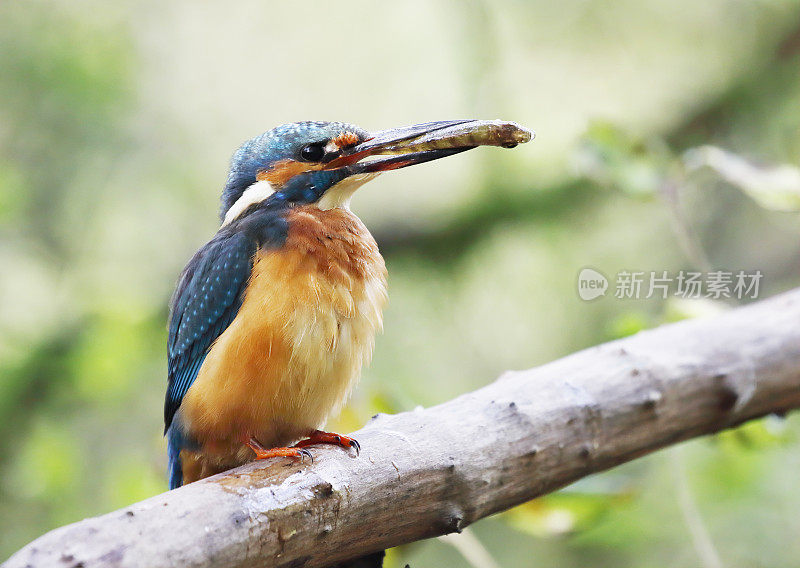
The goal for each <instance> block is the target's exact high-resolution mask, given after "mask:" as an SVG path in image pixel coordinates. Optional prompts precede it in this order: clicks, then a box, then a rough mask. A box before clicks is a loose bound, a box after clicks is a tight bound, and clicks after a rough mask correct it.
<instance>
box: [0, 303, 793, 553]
mask: <svg viewBox="0 0 800 568" xmlns="http://www.w3.org/2000/svg"><path fill="white" fill-rule="evenodd" d="M798 406H800V289H798V290H794V291H792V292H789V293H786V294H784V295H782V296H778V297H776V298H773V299H770V300H767V301H763V302H760V303H758V304H754V305H752V306H749V307H745V308H738V309H736V310H732V311H731V312H729V313H727V314H725V315H723V316H721V317H716V318H713V319H705V320H692V321H687V322H681V323H677V324H673V325H669V326H664V327H661V328H658V329H655V330H653V331H648V332H644V333H640V334H638V335H636V336H633V337H630V338H627V339H624V340H620V341H615V342H612V343H608V344H605V345H600V346H598V347H593V348H590V349H587V350H585V351H581V352H579V353H576V354H574V355H571V356H569V357H566V358H564V359H560V360H558V361H555V362H553V363H550V364H548V365H545V366H542V367H539V368H536V369H531V370H528V371H521V372H509V373H506V374H504V375H503V376H502V377H500V378H499V379H498V380H497V381H495V382H494V383H492V384H490V385H489V386H487V387H485V388H482V389H480V390H478V391H475V392H473V393H469V394H465V395H463V396H460V397H458V398H456V399H455V400H452V401H450V402H447V403H445V404H442V405H439V406H435V407H433V408H428V409H425V410H416V411H413V412H406V413H403V414H398V415H395V416H387V415H379V416H377V417H376V418H375V419H373V420H372V421H371V422H370V423H369V424H368V425H367V426H366V427H365V428H363V429H362V430H360V431H359V432H357V433H355V436H356V437H357V438H358V439H359V441H360V442H361V444H362V452H361V455H360V456H359V457H357V458H356V457H352V456H348V455H347V454H346V453H345V452H343V451H341V450H339V449H336V448H326V449H324V448H319V449H314V450H313V453H314V456H315V461H314V464H313V465H309V464H305V465H301V464H289V463H287V462H286V461H281V460H277V461H270V462H269V463H252V464H249V465H246V466H243V467H241V468H239V469H236V470H233V471H231V472H228V473H225V474H222V475H218V476H215V477H212V478H209V479H207V480H203V481H199V482H197V483H193V484H191V485H188V486H186V487H183V488H180V489H177V490H175V491H171V492H168V493H164V494H162V495H159V496H157V497H153V498H151V499H148V500H146V501H142V502H140V503H136V504H134V505H131V506H130V507H127V508H125V509H122V510H119V511H116V512H114V513H110V514H108V515H104V516H102V517H96V518H92V519H86V520H84V521H81V522H78V523H75V524H73V525H69V526H66V527H62V528H60V529H57V530H55V531H52V532H50V533H48V534H46V535H44V536H43V537H41V538H39V539H38V540H36V541H34V542H33V543H31V544H30V545H28V546H27V547H25V548H24V549H22V550H21V551H20V552H18V553H17V554H16V555H14V556H13V557H12V558H11V559H10V560H9V561H7V563H6V564H4V566H5V568H17V567H40V566H48V567H49V566H59V567H65V568H66V567H71V568H78V567H81V568H93V567H110V566H114V567H122V566H147V567H149V568H158V567H167V566H186V567H210V566H215V567H230V568H234V567H244V566H293V567H299V566H304V567H308V568H314V567H323V566H329V565H331V564H333V563H335V562H337V561H341V560H344V559H348V558H353V557H356V556H360V555H363V554H366V553H369V552H372V551H375V550H379V549H383V548H388V547H392V546H397V545H399V544H403V543H407V542H411V541H415V540H420V539H423V538H428V537H432V536H436V535H441V534H446V533H450V532H453V531H458V530H460V529H462V528H463V527H465V526H467V525H469V524H470V523H473V522H475V521H477V520H478V519H481V518H483V517H486V516H488V515H491V514H493V513H497V512H498V511H502V510H504V509H507V508H509V507H512V506H514V505H517V504H519V503H523V502H524V501H527V500H529V499H532V498H534V497H536V496H538V495H542V494H544V493H548V492H550V491H554V490H556V489H558V488H560V487H563V486H564V485H567V484H568V483H571V482H573V481H575V480H577V479H579V478H581V477H584V476H586V475H588V474H590V473H593V472H597V471H602V470H605V469H608V468H610V467H613V466H615V465H617V464H620V463H622V462H626V461H629V460H632V459H634V458H636V457H639V456H642V455H644V454H647V453H649V452H652V451H653V450H656V449H658V448H661V447H663V446H666V445H669V444H674V443H676V442H679V441H681V440H685V439H688V438H692V437H695V436H700V435H703V434H708V433H711V432H716V431H718V430H721V429H723V428H728V427H731V426H734V425H736V424H739V423H741V422H744V421H745V420H749V419H751V418H755V417H759V416H763V415H765V414H769V413H785V412H786V411H788V410H790V409H793V408H797V407H798Z"/></svg>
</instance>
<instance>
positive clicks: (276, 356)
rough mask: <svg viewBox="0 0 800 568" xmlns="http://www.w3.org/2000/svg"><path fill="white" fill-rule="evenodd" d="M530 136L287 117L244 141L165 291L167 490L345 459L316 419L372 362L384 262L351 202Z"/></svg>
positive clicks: (491, 126) (350, 443) (354, 446)
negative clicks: (382, 184)
mask: <svg viewBox="0 0 800 568" xmlns="http://www.w3.org/2000/svg"><path fill="white" fill-rule="evenodd" d="M531 136H532V134H531V132H530V131H528V130H526V129H525V128H523V127H521V126H519V125H517V124H515V123H510V122H502V121H481V120H450V121H439V122H429V123H425V124H418V125H414V126H407V127H402V128H397V129H391V130H383V131H378V132H373V133H370V132H368V131H366V130H364V129H362V128H359V127H357V126H354V125H352V124H346V123H343V122H296V123H292V124H286V125H283V126H278V127H277V128H274V129H272V130H269V131H267V132H265V133H264V134H262V135H260V136H257V137H255V138H253V139H251V140H249V141H247V142H245V143H244V144H243V145H242V146H241V147H240V148H239V149H238V150H237V151H236V152H235V153H234V155H233V158H232V159H231V165H230V171H229V174H228V178H227V181H226V183H225V186H224V189H223V191H222V198H221V201H222V206H221V210H220V220H221V226H220V228H219V230H218V231H217V233H216V235H214V237H213V238H212V239H211V240H210V241H209V242H208V243H207V244H206V245H205V246H203V247H202V248H201V249H200V250H198V251H197V253H196V254H195V255H194V256H193V257H192V259H191V260H190V261H189V263H188V264H187V265H186V268H184V270H183V272H182V274H181V276H180V278H179V280H178V284H177V288H176V290H175V293H174V294H173V297H172V300H171V302H170V316H169V326H168V327H169V335H168V384H167V392H166V400H165V404H164V423H165V429H164V432H165V435H166V437H167V443H168V457H169V486H170V489H174V488H176V487H179V486H181V485H183V484H186V483H190V482H192V481H195V480H198V479H201V478H204V477H207V476H209V475H213V474H215V473H219V472H222V471H225V470H227V469H230V468H232V467H235V466H238V465H241V464H243V463H246V462H249V461H252V460H254V459H267V458H293V459H298V460H300V461H301V462H302V461H303V460H305V459H310V458H311V454H310V453H309V451H308V449H307V448H308V446H311V445H314V444H333V445H336V446H340V447H342V448H346V449H349V450H352V451H353V452H354V453H355V454H356V455H357V453H358V451H359V449H360V446H359V444H358V442H357V441H356V440H355V439H353V438H350V437H348V436H344V435H340V434H335V433H332V432H325V431H323V430H321V428H322V427H323V425H324V424H325V421H326V419H327V418H328V416H329V415H331V414H332V413H333V412H335V411H336V410H337V409H339V408H340V407H341V406H342V405H343V404H344V402H345V401H346V399H347V397H348V396H349V394H350V392H351V390H352V388H353V386H354V384H355V383H356V381H357V379H358V377H359V375H360V373H361V368H362V367H363V366H364V365H365V364H366V363H368V362H369V360H370V358H371V355H372V349H373V345H374V342H375V334H376V333H377V332H378V331H379V330H380V329H381V327H382V310H383V307H384V304H385V303H386V301H387V280H386V278H387V274H386V266H385V264H384V261H383V258H382V257H381V255H380V252H379V251H378V245H377V244H376V242H375V239H374V238H373V237H372V235H371V234H370V232H369V231H368V230H367V228H366V226H365V225H364V223H362V222H361V220H360V219H359V218H358V217H357V216H356V215H354V214H353V213H352V212H351V210H350V207H349V205H350V200H351V197H352V196H353V194H354V192H355V191H356V190H357V189H358V188H359V187H361V186H362V185H363V184H364V183H366V182H367V181H369V180H371V179H373V178H374V177H376V176H377V175H379V174H380V173H381V172H385V171H389V170H396V169H400V168H405V167H407V166H411V165H415V164H421V163H424V162H428V161H431V160H436V159H439V158H443V157H445V156H451V155H454V154H457V153H460V152H464V151H466V150H470V149H472V148H476V147H478V146H504V147H513V146H515V145H517V144H519V143H523V142H527V141H529V140H530V139H531Z"/></svg>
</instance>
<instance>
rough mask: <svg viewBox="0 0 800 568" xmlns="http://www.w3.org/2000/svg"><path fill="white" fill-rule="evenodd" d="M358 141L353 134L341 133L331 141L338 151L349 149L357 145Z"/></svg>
mask: <svg viewBox="0 0 800 568" xmlns="http://www.w3.org/2000/svg"><path fill="white" fill-rule="evenodd" d="M360 141H361V139H360V138H359V137H358V134H356V133H355V132H342V133H341V134H339V136H337V137H336V138H334V139H333V140H331V142H333V143H334V144H336V145H337V146H338V147H339V149H342V148H349V147H350V146H354V145H356V144H358V143H359V142H360Z"/></svg>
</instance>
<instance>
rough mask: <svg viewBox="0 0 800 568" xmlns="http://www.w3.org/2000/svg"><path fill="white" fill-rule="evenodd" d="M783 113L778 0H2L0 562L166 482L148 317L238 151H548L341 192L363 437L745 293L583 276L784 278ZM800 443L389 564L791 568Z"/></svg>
mask: <svg viewBox="0 0 800 568" xmlns="http://www.w3.org/2000/svg"><path fill="white" fill-rule="evenodd" d="M798 101H800V2H798V1H797V0H760V1H744V0H740V1H734V0H703V1H702V2H697V1H688V0H670V1H667V0H612V1H608V2H605V1H600V0H564V1H562V2H551V1H549V0H540V1H521V0H520V1H511V0H503V1H492V2H490V1H489V0H486V1H484V2H478V1H470V2H457V1H455V0H438V1H428V2H422V1H413V2H394V3H373V2H366V1H362V2H321V1H319V2H318V1H313V0H312V1H306V2H302V3H289V2H263V1H260V0H240V1H238V2H235V3H232V2H203V3H201V2H193V1H189V0H177V1H173V2H156V1H152V0H151V1H143V2H135V1H133V0H130V1H120V2H115V3H110V2H102V1H91V0H86V1H84V0H80V1H67V0H62V1H26V2H21V1H19V2H15V1H7V2H2V3H0V267H2V268H0V559H2V558H5V557H7V556H8V555H10V554H11V553H12V552H13V551H14V550H16V549H17V548H19V547H20V546H22V545H23V544H25V543H26V542H27V541H29V540H31V539H32V538H34V537H36V536H38V535H39V534H41V533H42V532H44V531H46V530H49V529H51V528H54V527H56V526H58V525H61V524H64V523H68V522H71V521H75V520H78V519H81V518H83V517H85V516H88V515H96V514H100V513H104V512H107V511H109V510H111V509H114V508H117V507H121V506H124V505H126V504H129V503H131V502H134V501H137V500H140V499H143V498H146V497H149V496H151V495H153V494H156V493H158V492H161V491H164V490H165V488H166V485H165V476H164V471H165V461H166V460H165V444H164V441H163V440H162V437H161V428H162V424H161V420H162V418H161V416H162V401H163V393H164V388H165V382H166V378H165V377H166V365H165V336H166V332H165V319H166V313H167V312H166V309H167V308H166V305H167V301H168V298H169V295H170V293H171V291H172V287H173V285H174V282H175V280H176V277H177V275H178V273H179V271H180V269H181V268H182V266H183V265H184V263H185V261H186V260H187V259H188V258H189V256H190V255H191V254H192V252H193V251H194V250H195V249H197V248H198V247H199V246H200V245H202V244H203V243H204V242H205V241H206V240H207V239H208V238H210V236H211V235H212V234H213V233H214V231H215V229H216V226H217V217H216V215H217V207H218V205H217V198H218V193H219V191H220V190H221V187H222V184H223V182H224V179H225V174H226V167H227V158H228V156H229V155H230V154H231V152H232V151H233V149H234V148H235V147H236V146H237V145H238V144H239V143H240V142H241V141H243V140H245V139H247V138H249V137H252V136H254V135H256V134H259V133H260V132H262V131H264V130H266V129H268V128H271V127H272V126H274V125H277V124H280V123H283V122H289V121H294V120H303V119H322V120H345V121H350V122H354V123H357V124H359V125H362V126H364V127H365V128H368V129H381V128H387V127H392V126H399V125H404V124H411V123H415V122H423V121H428V120H437V119H445V118H457V117H476V118H504V119H509V120H515V121H518V122H520V123H522V124H525V125H527V126H529V127H531V128H533V129H535V130H536V132H537V138H536V140H535V141H534V142H533V143H531V144H528V145H525V146H521V147H519V148H517V149H516V150H514V151H510V152H509V151H501V150H495V149H485V150H479V151H475V152H470V153H467V154H464V155H462V156H458V157H455V158H451V159H448V160H444V161H441V162H437V163H436V164H431V165H425V166H419V167H417V168H411V169H409V170H404V171H402V172H397V173H392V174H387V175H385V176H383V177H382V178H381V179H380V180H379V181H376V182H373V183H372V184H370V185H368V186H367V187H366V188H364V190H362V191H361V192H360V193H359V194H358V195H357V196H356V199H355V200H354V204H353V208H354V210H355V211H356V212H357V213H358V214H359V215H361V216H362V218H363V219H364V220H365V221H366V223H367V225H368V226H369V227H370V228H371V229H372V231H373V233H374V234H375V236H376V238H377V239H378V241H379V243H380V245H381V247H382V250H383V251H384V254H385V256H386V259H387V263H388V266H389V273H390V298H391V300H390V305H389V308H388V311H387V313H386V318H385V328H386V332H385V333H384V335H382V336H381V337H380V338H379V339H378V343H377V348H376V352H375V358H374V362H373V364H372V366H371V367H370V368H369V369H368V370H367V371H366V372H365V375H364V378H363V380H362V382H361V384H360V386H359V388H358V390H357V392H356V394H355V396H354V398H353V400H352V402H351V404H350V405H349V406H348V407H347V408H346V409H345V411H344V412H343V414H342V416H341V417H338V418H337V419H336V420H335V421H333V423H332V424H331V426H332V427H335V428H342V429H345V430H351V429H356V428H357V427H359V426H360V425H362V424H363V423H364V422H365V421H366V420H367V419H368V417H369V416H370V415H372V414H374V413H375V412H377V411H384V412H396V411H402V410H408V409H411V408H414V407H415V406H417V405H431V404H435V403H438V402H442V401H445V400H447V399H449V398H451V397H453V396H455V395H456V394H458V393H462V392H465V391H468V390H472V389H475V388H477V387H480V386H481V385H484V384H486V383H487V382H489V381H491V380H493V379H494V378H495V377H496V376H498V375H499V374H500V373H501V372H502V371H504V370H506V369H512V368H515V369H517V368H527V367H532V366H535V365H538V364H541V363H544V362H547V361H550V360H552V359H554V358H557V357H560V356H563V355H566V354H568V353H571V352H573V351H576V350H578V349H581V348H584V347H587V346H590V345H594V344H597V343H599V342H603V341H607V340H610V339H613V338H616V337H621V336H624V335H627V334H630V333H635V332H636V331H638V330H640V329H643V328H647V327H653V326H656V325H659V324H661V323H663V322H665V321H671V320H675V319H679V318H685V317H696V316H702V315H705V314H708V313H714V312H717V311H721V310H725V309H729V308H730V307H732V306H734V305H735V304H737V303H740V302H739V301H738V300H736V299H735V298H734V299H730V300H726V301H718V302H714V301H711V300H695V301H675V298H672V299H669V300H662V299H655V298H653V299H649V300H645V299H639V300H625V301H623V300H618V299H615V298H614V297H613V294H608V295H607V296H606V297H604V298H600V299H598V300H595V301H593V302H584V301H582V300H580V298H579V297H578V294H577V287H576V278H577V274H578V272H579V271H580V270H581V268H583V267H585V266H591V267H593V268H595V269H598V270H600V271H601V272H603V273H604V274H606V275H608V276H609V277H611V278H612V279H613V276H614V275H615V274H616V273H617V272H619V271H620V270H623V269H625V270H641V271H645V272H649V271H651V270H652V271H659V272H660V271H663V270H667V271H670V272H671V273H673V274H674V273H677V272H678V271H680V270H704V271H705V270H710V269H726V270H731V271H737V270H746V271H754V270H760V271H762V273H763V274H764V277H763V280H762V282H761V290H760V294H759V295H760V296H761V297H764V296H768V295H772V294H775V293H778V292H780V291H782V290H786V289H789V288H791V287H793V286H797V285H798V284H800V271H799V270H798V268H800V238H799V237H800V224H799V223H798V210H799V209H800V173H799V172H798V169H797V166H798V164H800V104H798ZM612 286H613V282H612ZM798 434H800V420H798V418H797V417H792V416H790V417H789V418H788V419H778V418H768V419H765V420H762V421H758V422H755V423H751V424H748V425H745V426H744V427H742V428H739V429H738V430H736V431H732V432H727V433H723V434H721V435H718V436H715V437H711V438H705V439H702V440H696V441H693V442H690V443H687V444H683V445H681V446H680V447H678V448H671V449H668V450H665V451H662V452H660V453H658V454H656V455H653V456H650V457H647V458H644V459H641V460H638V461H636V462H634V463H631V464H627V465H625V466H623V467H620V468H617V469H615V470H614V471H611V472H608V473H606V474H602V475H597V476H594V477H592V478H589V479H586V480H583V481H581V482H579V483H577V484H575V485H573V486H571V487H569V488H567V489H566V490H564V491H562V492H560V493H558V494H555V495H551V496H547V497H545V498H542V499H539V500H537V501H534V502H533V503H530V504H528V505H526V506H523V507H520V508H517V509H515V510H513V511H511V512H509V513H506V514H502V515H498V516H497V517H495V518H492V519H487V520H485V521H482V522H480V523H477V524H476V525H474V526H473V527H471V528H470V530H469V531H468V532H467V533H466V534H465V535H461V536H459V537H456V538H455V539H450V538H446V539H439V540H431V541H427V542H423V543H417V544H414V545H410V546H406V547H402V548H400V549H396V550H393V551H391V555H390V559H389V562H390V565H391V566H402V565H404V564H405V563H407V562H409V563H411V565H412V566H414V567H416V566H420V567H423V566H476V567H480V568H492V567H493V566H503V567H505V566H559V567H561V566H563V567H585V566H592V567H595V566H597V567H606V566H607V567H619V566H637V567H648V566H665V565H669V566H704V567H709V568H715V567H716V566H727V567H735V566H743V567H744V566H748V567H751V566H769V567H782V566H787V567H788V566H796V565H797V559H798V558H800V539H798V538H797V535H798V534H800V515H798V513H797V512H798V511H800V484H798V483H797V471H798V470H800V438H799V437H798Z"/></svg>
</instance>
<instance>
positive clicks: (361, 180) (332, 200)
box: [317, 172, 380, 211]
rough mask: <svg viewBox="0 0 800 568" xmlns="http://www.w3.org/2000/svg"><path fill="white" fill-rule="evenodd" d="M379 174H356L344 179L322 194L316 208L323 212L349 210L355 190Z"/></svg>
mask: <svg viewBox="0 0 800 568" xmlns="http://www.w3.org/2000/svg"><path fill="white" fill-rule="evenodd" d="M379 174H380V172H375V173H370V174H357V175H354V176H350V177H347V178H344V179H343V180H342V181H340V182H339V183H337V184H336V185H334V186H333V187H332V188H330V189H329V190H328V191H326V192H325V193H324V194H322V197H321V198H320V200H319V201H317V207H319V208H320V209H322V210H323V211H327V210H328V209H334V208H336V207H343V208H344V209H350V199H352V197H353V194H354V193H355V192H356V190H357V189H358V188H359V187H361V186H362V185H364V184H365V183H367V182H368V181H369V180H371V179H375V178H376V177H377V176H378V175H379Z"/></svg>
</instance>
